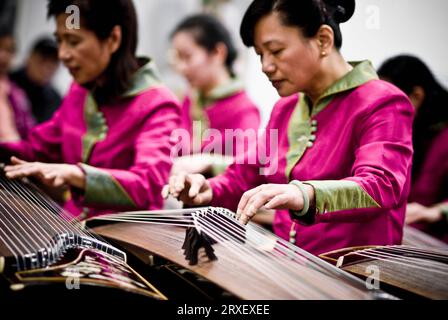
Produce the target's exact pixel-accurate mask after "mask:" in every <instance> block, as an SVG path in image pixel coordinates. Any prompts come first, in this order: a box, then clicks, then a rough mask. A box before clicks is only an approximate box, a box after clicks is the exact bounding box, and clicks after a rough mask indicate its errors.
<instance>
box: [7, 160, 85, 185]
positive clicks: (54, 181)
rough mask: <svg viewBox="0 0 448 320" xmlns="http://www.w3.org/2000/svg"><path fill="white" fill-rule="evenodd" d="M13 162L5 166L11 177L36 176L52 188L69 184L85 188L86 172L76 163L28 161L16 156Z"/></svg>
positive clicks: (8, 176) (8, 175)
mask: <svg viewBox="0 0 448 320" xmlns="http://www.w3.org/2000/svg"><path fill="white" fill-rule="evenodd" d="M11 163H12V165H9V166H6V167H5V173H6V177H7V178H9V179H18V178H24V177H35V178H37V179H38V180H39V181H40V182H42V183H43V184H45V185H46V186H49V187H52V188H59V187H62V186H66V185H68V186H73V187H76V188H79V189H81V190H84V189H85V174H84V172H83V171H82V170H81V169H80V168H79V167H78V166H76V165H70V164H54V163H42V162H27V161H24V160H20V159H18V158H16V157H12V158H11Z"/></svg>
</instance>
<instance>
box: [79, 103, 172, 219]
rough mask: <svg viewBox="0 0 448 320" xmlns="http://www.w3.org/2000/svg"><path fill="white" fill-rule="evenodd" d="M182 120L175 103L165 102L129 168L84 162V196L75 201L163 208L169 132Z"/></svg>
mask: <svg viewBox="0 0 448 320" xmlns="http://www.w3.org/2000/svg"><path fill="white" fill-rule="evenodd" d="M179 122H180V118H179V107H178V106H177V105H176V104H174V103H166V104H165V105H162V106H160V107H158V108H157V111H156V112H154V113H152V114H151V115H150V116H149V118H148V119H147V121H146V123H145V124H144V126H143V128H142V130H141V133H140V134H139V136H138V137H137V139H136V141H135V158H134V159H135V160H134V163H133V165H132V166H131V167H130V168H129V169H127V170H118V169H103V168H94V167H89V166H86V165H82V164H81V165H82V166H83V168H84V170H85V171H86V173H87V175H86V178H87V184H86V191H85V194H84V196H83V197H78V198H77V199H76V201H79V202H82V203H83V204H84V205H87V206H89V207H93V208H103V207H107V208H110V207H119V208H120V209H139V210H147V209H150V210H152V209H161V208H162V207H163V199H162V196H161V192H162V187H163V186H164V185H165V184H166V183H167V181H168V177H169V173H170V170H171V165H172V161H171V157H170V156H171V154H170V153H171V148H172V146H173V143H172V140H171V138H170V135H171V132H172V131H173V130H174V129H176V128H177V127H178V126H179ZM111 194H112V195H114V196H113V197H111V196H110V195H111ZM105 195H109V196H105Z"/></svg>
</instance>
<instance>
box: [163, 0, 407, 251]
mask: <svg viewBox="0 0 448 320" xmlns="http://www.w3.org/2000/svg"><path fill="white" fill-rule="evenodd" d="M354 10H355V2H354V1H353V0H351V1H349V0H347V1H336V0H334V1H330V0H328V1H322V0H304V1H295V0H255V1H253V3H252V4H251V5H250V7H249V9H248V10H247V12H246V14H245V16H244V18H243V22H242V26H241V36H242V38H243V41H244V43H245V44H246V45H247V46H254V47H255V50H256V52H257V54H258V55H259V56H260V59H261V62H262V68H263V72H264V73H265V74H266V75H267V77H268V78H269V79H270V81H271V82H272V84H273V86H274V87H275V88H276V89H277V91H278V93H279V94H280V96H281V97H282V99H281V100H280V101H279V102H278V103H277V104H276V106H275V108H274V110H273V112H272V115H271V119H270V121H269V124H268V126H267V131H266V137H264V139H266V140H267V141H270V135H272V134H274V133H276V132H277V133H278V145H277V147H276V148H274V149H275V150H273V149H272V146H271V144H269V143H263V144H261V145H260V141H259V143H258V148H257V149H258V150H257V151H253V152H260V149H263V148H266V149H267V152H263V154H271V155H272V154H274V155H275V157H274V159H275V160H276V161H277V163H276V165H272V162H273V160H272V159H271V163H270V164H271V165H269V166H267V167H266V163H265V162H264V161H263V162H261V161H257V162H255V164H251V163H252V162H251V161H249V160H250V159H248V161H247V162H246V163H245V164H236V163H235V164H233V165H232V166H231V167H229V169H228V170H227V171H226V172H225V173H224V174H222V175H221V176H218V177H216V178H213V179H211V180H205V178H204V177H202V176H201V175H191V174H190V175H186V174H179V175H177V176H175V177H171V179H170V184H169V185H168V186H166V187H165V188H164V190H163V194H164V196H168V195H169V194H171V195H172V196H174V197H178V198H180V199H181V200H183V201H184V202H185V203H187V204H189V205H211V206H217V207H219V206H221V207H227V208H229V209H232V210H235V211H236V213H237V217H239V219H240V221H241V222H242V223H247V222H248V221H249V220H250V219H251V218H252V217H253V216H254V215H255V214H256V213H257V211H258V210H259V209H260V208H262V207H264V208H267V209H277V212H276V216H275V220H274V231H275V232H276V233H277V234H278V235H279V236H280V237H282V238H284V239H286V240H289V241H291V242H292V243H295V244H296V245H297V246H299V247H301V248H303V249H305V250H307V251H309V252H311V253H313V254H321V253H324V252H329V251H332V250H336V249H340V248H345V247H353V246H365V245H391V244H399V243H400V242H401V240H402V233H403V223H404V216H405V210H406V199H407V196H408V193H409V188H410V174H411V162H412V154H413V149H412V121H413V115H414V110H413V107H412V105H411V103H410V101H409V100H408V98H407V97H406V95H405V94H404V93H402V92H401V91H400V90H399V89H397V88H396V87H395V86H393V85H391V84H389V83H387V82H383V81H381V80H379V79H378V76H377V74H376V73H375V71H374V69H373V67H372V65H371V64H370V62H368V61H361V62H352V63H348V62H346V61H345V60H344V58H343V57H342V55H341V53H340V51H339V49H340V48H341V45H342V35H341V31H340V27H339V25H340V23H343V22H346V21H348V20H349V19H350V17H351V16H352V15H353V13H354ZM264 139H263V140H264ZM261 142H262V141H261ZM264 146H266V147H264ZM265 151H266V150H265ZM250 156H251V152H249V153H248V156H247V157H248V158H249V157H250ZM259 158H260V157H257V159H259ZM261 169H263V170H261Z"/></svg>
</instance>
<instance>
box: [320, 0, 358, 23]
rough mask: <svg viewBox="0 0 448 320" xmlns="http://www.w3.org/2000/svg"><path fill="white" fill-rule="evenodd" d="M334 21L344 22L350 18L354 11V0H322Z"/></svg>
mask: <svg viewBox="0 0 448 320" xmlns="http://www.w3.org/2000/svg"><path fill="white" fill-rule="evenodd" d="M324 2H325V5H326V6H327V9H328V10H329V11H330V13H331V16H332V17H333V19H334V21H335V22H336V23H344V22H347V21H348V20H350V18H351V17H352V16H353V14H354V13H355V7H356V4H355V0H324Z"/></svg>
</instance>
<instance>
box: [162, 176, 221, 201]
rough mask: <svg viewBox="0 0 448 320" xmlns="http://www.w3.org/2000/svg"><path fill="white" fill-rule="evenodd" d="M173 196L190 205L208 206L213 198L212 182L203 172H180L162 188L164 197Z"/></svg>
mask: <svg viewBox="0 0 448 320" xmlns="http://www.w3.org/2000/svg"><path fill="white" fill-rule="evenodd" d="M170 195H171V196H172V197H174V198H176V199H179V200H180V201H182V202H183V203H184V204H186V205H189V206H206V205H208V204H210V202H211V201H212V198H213V192H212V188H211V186H210V182H209V181H208V180H207V179H205V177H204V176H203V175H201V174H187V173H178V174H175V175H173V176H171V177H170V180H169V184H168V185H166V186H164V187H163V189H162V196H163V198H164V199H166V198H168V197H169V196H170Z"/></svg>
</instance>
